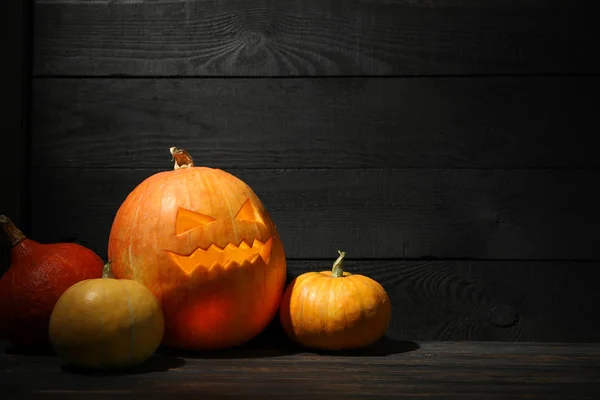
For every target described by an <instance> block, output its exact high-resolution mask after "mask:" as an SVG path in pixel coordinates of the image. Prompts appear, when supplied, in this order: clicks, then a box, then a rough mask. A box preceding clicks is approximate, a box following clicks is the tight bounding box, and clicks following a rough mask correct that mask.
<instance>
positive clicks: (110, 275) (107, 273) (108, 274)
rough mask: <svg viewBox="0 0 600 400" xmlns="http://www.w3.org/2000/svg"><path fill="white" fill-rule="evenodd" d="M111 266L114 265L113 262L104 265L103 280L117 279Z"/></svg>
mask: <svg viewBox="0 0 600 400" xmlns="http://www.w3.org/2000/svg"><path fill="white" fill-rule="evenodd" d="M110 264H112V261H109V262H107V263H106V264H104V267H102V278H107V279H112V278H114V277H115V276H114V275H113V272H112V269H111V268H110Z"/></svg>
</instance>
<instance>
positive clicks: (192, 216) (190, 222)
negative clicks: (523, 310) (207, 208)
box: [175, 207, 215, 235]
mask: <svg viewBox="0 0 600 400" xmlns="http://www.w3.org/2000/svg"><path fill="white" fill-rule="evenodd" d="M213 221H215V219H214V218H213V217H209V216H208V215H204V214H201V213H197V212H195V211H191V210H187V209H185V208H181V207H180V208H179V210H178V211H177V220H176V222H175V233H176V234H177V235H180V234H182V233H185V232H187V231H190V230H192V229H194V228H198V227H199V226H202V225H206V224H210V223H211V222H213Z"/></svg>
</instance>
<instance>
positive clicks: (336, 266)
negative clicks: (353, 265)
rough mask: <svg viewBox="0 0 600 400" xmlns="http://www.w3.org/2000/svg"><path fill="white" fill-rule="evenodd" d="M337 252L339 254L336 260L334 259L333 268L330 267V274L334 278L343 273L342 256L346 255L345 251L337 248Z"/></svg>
mask: <svg viewBox="0 0 600 400" xmlns="http://www.w3.org/2000/svg"><path fill="white" fill-rule="evenodd" d="M338 253H339V254H340V255H339V257H338V258H337V260H335V261H334V263H333V268H332V269H331V276H333V277H334V278H339V277H340V276H343V275H344V269H343V268H342V265H344V257H346V252H345V251H341V250H338Z"/></svg>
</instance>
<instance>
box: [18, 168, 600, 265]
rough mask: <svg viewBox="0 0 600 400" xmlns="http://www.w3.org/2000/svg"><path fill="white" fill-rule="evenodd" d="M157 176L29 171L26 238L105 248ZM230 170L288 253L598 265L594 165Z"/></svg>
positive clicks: (599, 224)
mask: <svg viewBox="0 0 600 400" xmlns="http://www.w3.org/2000/svg"><path fill="white" fill-rule="evenodd" d="M169 164H170V163H169ZM170 168H171V166H170V165H169V167H165V168H164V169H163V170H168V169H170ZM157 171H158V170H147V169H85V168H79V169H77V168H69V169H51V168H35V169H33V172H32V184H31V188H30V189H31V193H32V214H31V218H32V221H33V223H34V226H33V227H32V231H31V234H32V235H34V236H35V237H37V238H38V239H39V240H43V241H51V240H57V239H60V238H63V237H64V238H74V239H77V240H80V241H82V242H85V243H88V244H89V245H90V246H91V247H92V248H93V249H94V250H96V251H98V252H101V253H104V252H105V248H106V243H107V238H108V234H109V231H110V227H111V224H112V220H113V217H114V215H115V213H116V211H117V209H118V207H119V205H120V204H121V202H122V201H123V200H124V199H125V196H126V195H127V194H128V193H129V192H130V191H131V190H132V189H133V188H134V187H135V186H136V185H137V184H139V183H140V182H142V180H143V179H145V178H146V177H148V176H150V175H151V174H152V173H153V172H157ZM228 171H229V172H231V173H233V174H234V175H236V176H238V177H239V178H241V179H242V180H244V181H245V182H246V183H248V184H249V185H250V186H251V187H252V188H253V189H254V190H255V192H256V193H257V194H258V196H259V197H260V198H261V199H262V201H263V202H264V204H265V206H266V207H267V209H268V210H269V211H270V213H271V215H272V217H273V219H274V221H275V223H276V224H277V226H278V229H279V231H280V233H281V236H282V240H283V243H284V246H285V249H286V253H287V256H288V257H290V258H327V259H328V258H330V257H331V256H332V254H333V255H335V254H337V253H336V250H337V249H339V248H342V249H344V250H345V251H347V252H348V255H349V257H352V258H365V257H368V258H397V257H402V258H406V257H411V258H412V257H439V258H448V257H460V258H478V259H594V260H598V259H600V246H598V243H599V242H598V235H597V232H598V231H600V211H599V209H598V204H600V192H598V191H597V190H596V186H595V184H594V183H595V182H598V181H599V180H600V171H599V170H470V169H461V170H422V169H402V170H394V169H368V170H347V169H301V170H287V169H280V170H275V169H266V170H259V169H228Z"/></svg>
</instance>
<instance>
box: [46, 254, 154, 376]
mask: <svg viewBox="0 0 600 400" xmlns="http://www.w3.org/2000/svg"><path fill="white" fill-rule="evenodd" d="M163 333H164V319H163V313H162V310H161V306H160V303H159V301H158V300H157V299H156V297H155V296H154V295H153V294H152V292H151V291H150V290H149V289H147V288H146V287H145V286H144V285H142V284H140V283H139V282H137V281H133V280H127V279H114V278H113V277H112V272H111V270H110V263H108V264H106V265H105V266H104V270H103V274H102V278H99V279H88V280H84V281H81V282H79V283H76V284H75V285H73V286H71V287H70V288H69V289H67V290H66V291H65V292H64V293H63V294H62V296H61V297H60V298H59V299H58V302H57V303H56V305H55V306H54V309H53V311H52V314H51V316H50V325H49V336H50V341H51V343H52V346H53V347H54V349H55V351H56V353H57V354H58V355H59V356H60V357H61V358H63V359H64V360H65V361H67V362H68V363H70V364H72V365H75V366H79V367H87V368H99V369H106V368H120V367H129V366H134V365H137V364H140V363H142V362H143V361H145V360H147V359H148V358H150V356H151V355H152V354H153V353H154V352H155V351H156V350H157V348H158V346H159V345H160V343H161V341H162V338H163Z"/></svg>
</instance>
